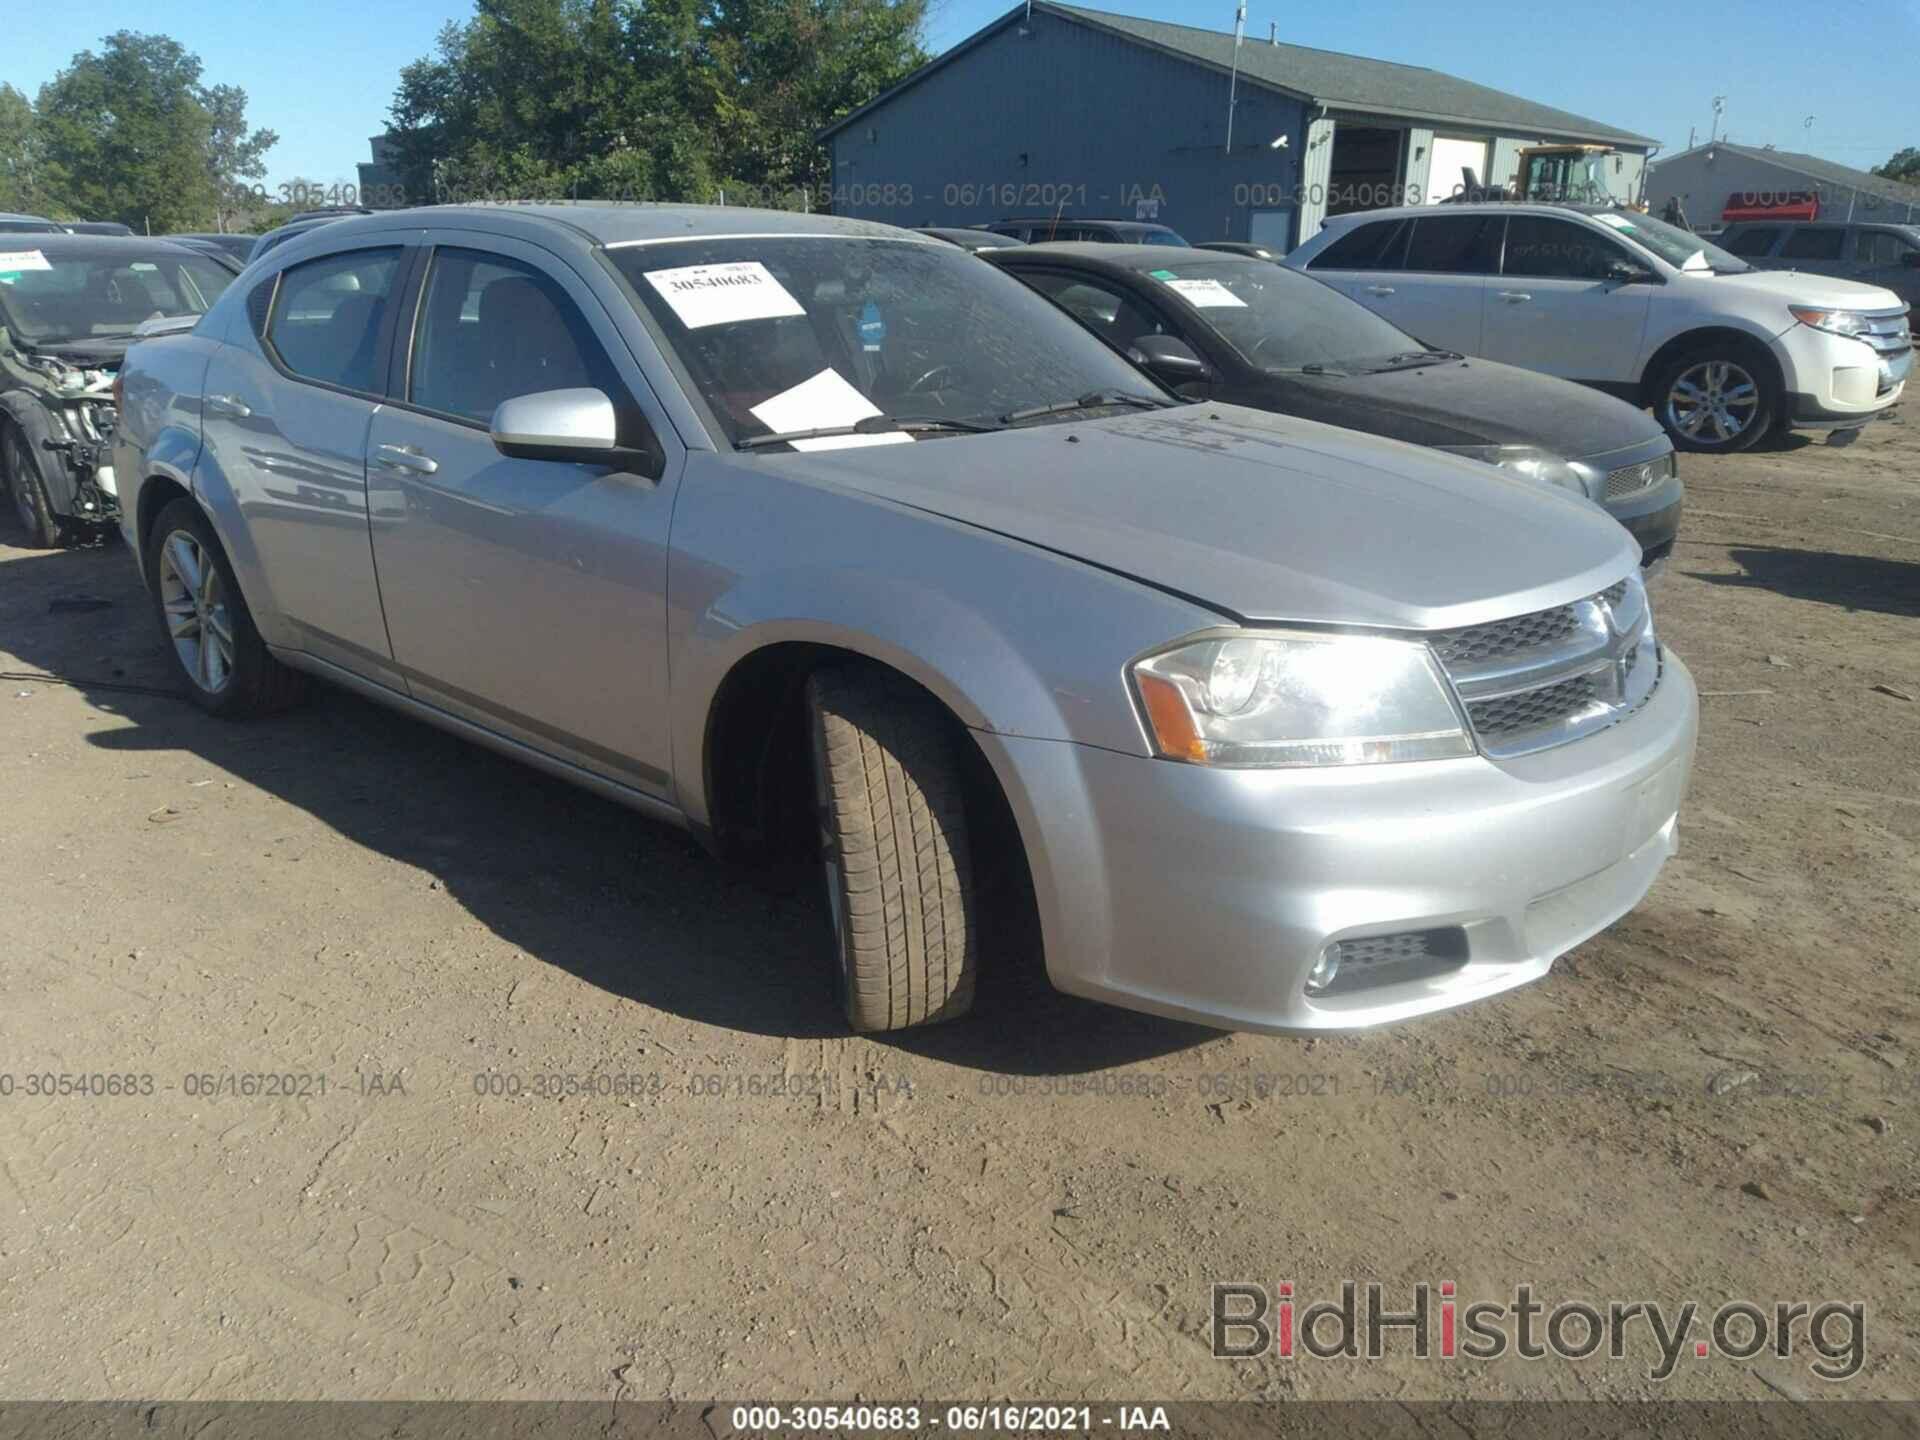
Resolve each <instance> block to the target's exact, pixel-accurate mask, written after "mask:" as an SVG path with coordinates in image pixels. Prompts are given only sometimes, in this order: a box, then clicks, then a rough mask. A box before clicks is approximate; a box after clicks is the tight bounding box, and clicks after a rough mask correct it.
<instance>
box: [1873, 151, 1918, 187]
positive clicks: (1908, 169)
mask: <svg viewBox="0 0 1920 1440" xmlns="http://www.w3.org/2000/svg"><path fill="white" fill-rule="evenodd" d="M1873 173H1874V174H1876V175H1884V176H1886V177H1887V179H1889V180H1904V181H1906V182H1907V183H1908V184H1909V185H1920V148H1916V147H1915V146H1912V145H1909V146H1907V147H1906V149H1904V150H1896V151H1895V152H1894V155H1893V158H1892V159H1890V160H1889V161H1887V163H1886V164H1884V165H1876V166H1874V167H1873Z"/></svg>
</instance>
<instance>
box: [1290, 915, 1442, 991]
mask: <svg viewBox="0 0 1920 1440" xmlns="http://www.w3.org/2000/svg"><path fill="white" fill-rule="evenodd" d="M1333 953H1334V957H1335V958H1336V959H1337V960H1338V961H1339V965H1338V967H1337V968H1336V969H1335V970H1334V973H1333V979H1332V980H1330V981H1328V982H1327V985H1326V988H1325V989H1324V990H1321V991H1320V992H1319V993H1320V994H1322V995H1338V994H1342V993H1344V992H1348V991H1353V990H1371V989H1373V988H1374V987H1375V986H1379V985H1403V984H1405V983H1406V982H1407V981H1409V980H1424V979H1428V978H1430V977H1432V976H1435V975H1444V974H1446V973H1447V972H1448V971H1450V970H1458V969H1459V968H1460V967H1461V966H1463V965H1465V964H1466V963H1467V932H1466V931H1464V930H1462V929H1461V928H1460V927H1459V926H1457V925H1452V926H1448V927H1446V928H1445V929H1440V930H1402V931H1400V932H1399V933H1397V934H1393V935H1366V936H1362V937H1361V938H1359V939H1357V940H1340V941H1336V942H1335V943H1334V947H1333Z"/></svg>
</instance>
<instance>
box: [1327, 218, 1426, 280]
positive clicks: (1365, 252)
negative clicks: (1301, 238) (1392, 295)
mask: <svg viewBox="0 0 1920 1440" xmlns="http://www.w3.org/2000/svg"><path fill="white" fill-rule="evenodd" d="M1406 229H1407V222H1406V221H1404V220H1375V221H1373V222H1372V223H1371V224H1368V225H1356V226H1354V227H1353V228H1352V229H1351V230H1349V231H1347V233H1346V234H1344V235H1342V236H1341V237H1340V238H1339V239H1338V240H1336V241H1334V242H1333V243H1332V244H1331V245H1329V246H1327V248H1326V249H1324V250H1322V251H1321V252H1320V253H1319V254H1318V255H1316V256H1314V257H1313V259H1312V261H1311V262H1309V263H1308V265H1307V268H1308V269H1309V270H1388V269H1393V268H1395V266H1396V265H1397V263H1398V262H1397V261H1396V262H1393V263H1391V264H1390V263H1388V262H1389V261H1390V260H1391V257H1392V255H1393V252H1394V251H1396V250H1399V249H1402V248H1404V247H1403V246H1401V245H1399V244H1397V243H1396V241H1398V240H1400V239H1403V238H1404V236H1405V232H1406Z"/></svg>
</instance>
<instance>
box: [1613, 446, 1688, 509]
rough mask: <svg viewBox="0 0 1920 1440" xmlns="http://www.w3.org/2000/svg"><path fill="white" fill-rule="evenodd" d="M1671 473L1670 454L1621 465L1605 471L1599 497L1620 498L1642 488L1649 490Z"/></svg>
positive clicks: (1671, 457) (1671, 461) (1634, 493)
mask: <svg viewBox="0 0 1920 1440" xmlns="http://www.w3.org/2000/svg"><path fill="white" fill-rule="evenodd" d="M1671 474H1673V456H1672V455H1671V454H1668V455H1662V456H1661V457H1660V458H1659V459H1658V460H1643V461H1641V462H1640V463H1639V464H1638V465H1622V466H1621V467H1620V468H1619V469H1618V470H1609V471H1608V472H1607V480H1606V486H1605V488H1604V489H1603V490H1602V492H1601V497H1600V498H1601V499H1603V500H1621V499H1624V498H1625V497H1627V496H1628V495H1638V494H1639V493H1640V492H1641V491H1642V490H1651V489H1652V488H1653V487H1654V486H1656V485H1658V484H1659V483H1660V482H1661V481H1663V480H1665V479H1666V478H1667V477H1668V476H1669V475H1671Z"/></svg>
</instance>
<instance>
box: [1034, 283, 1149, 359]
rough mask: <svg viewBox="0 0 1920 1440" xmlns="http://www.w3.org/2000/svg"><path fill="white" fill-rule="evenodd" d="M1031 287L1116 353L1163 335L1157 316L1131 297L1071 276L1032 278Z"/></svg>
mask: <svg viewBox="0 0 1920 1440" xmlns="http://www.w3.org/2000/svg"><path fill="white" fill-rule="evenodd" d="M1031 283H1032V285H1033V287H1034V288H1035V289H1037V290H1038V291H1039V292H1040V293H1041V294H1042V295H1045V296H1046V297H1047V298H1048V299H1049V300H1051V301H1053V303H1054V304H1056V305H1058V306H1059V307H1060V308H1061V309H1062V310H1065V311H1066V312H1067V313H1068V314H1069V315H1071V316H1073V318H1074V319H1076V320H1078V321H1079V322H1080V323H1081V324H1082V325H1084V326H1086V327H1087V328H1088V329H1089V330H1091V331H1093V333H1094V334H1096V335H1098V336H1099V337H1100V338H1101V339H1102V340H1105V341H1106V342H1107V343H1108V344H1109V345H1112V346H1113V347H1115V348H1116V349H1119V350H1125V349H1126V348H1127V347H1128V346H1129V345H1131V344H1133V342H1134V341H1135V340H1138V339H1139V338H1140V337H1141V336H1142V335H1160V334H1164V333H1166V329H1167V327H1166V326H1164V325H1162V324H1161V323H1160V317H1159V316H1157V315H1155V314H1154V313H1153V312H1152V311H1151V310H1149V309H1147V307H1146V306H1144V305H1142V304H1140V303H1139V302H1138V301H1136V300H1134V299H1133V298H1132V297H1131V296H1128V295H1124V294H1122V293H1121V292H1119V291H1117V290H1109V289H1108V288H1107V287H1106V286H1104V285H1096V284H1094V283H1092V282H1091V281H1088V280H1083V279H1081V278H1079V277H1078V276H1071V275H1034V276H1032V277H1031Z"/></svg>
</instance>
